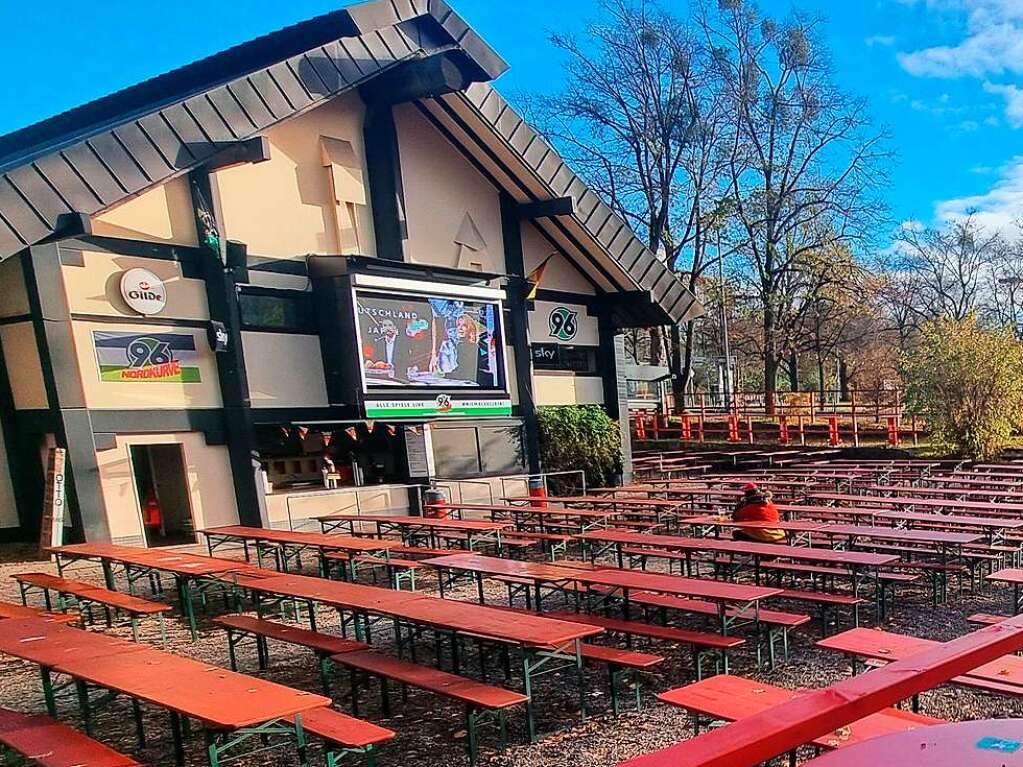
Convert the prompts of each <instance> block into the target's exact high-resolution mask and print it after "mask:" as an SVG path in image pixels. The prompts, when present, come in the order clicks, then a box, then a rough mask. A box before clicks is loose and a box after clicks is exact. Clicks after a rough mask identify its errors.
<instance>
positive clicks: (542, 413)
mask: <svg viewBox="0 0 1023 767" xmlns="http://www.w3.org/2000/svg"><path fill="white" fill-rule="evenodd" d="M537 418H538V420H539V424H540V457H541V460H542V461H543V467H544V471H577V470H579V469H582V470H583V471H585V472H586V482H587V485H588V486H600V485H606V484H608V483H609V482H610V481H611V479H612V477H613V476H614V475H615V474H619V473H621V470H622V443H621V435H620V433H619V431H618V423H617V422H616V421H614V420H612V419H611V417H610V416H609V415H608V414H607V412H606V411H605V410H604V408H602V407H601V406H600V405H563V406H557V407H541V408H537ZM554 484H555V486H557V484H558V483H554Z"/></svg>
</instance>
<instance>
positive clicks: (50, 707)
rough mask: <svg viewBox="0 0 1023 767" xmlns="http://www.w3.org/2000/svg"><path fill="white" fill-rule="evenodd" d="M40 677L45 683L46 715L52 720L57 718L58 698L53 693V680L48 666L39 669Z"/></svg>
mask: <svg viewBox="0 0 1023 767" xmlns="http://www.w3.org/2000/svg"><path fill="white" fill-rule="evenodd" d="M39 676H40V677H41V678H42V682H43V699H44V700H45V701H46V713H47V714H49V715H50V717H51V718H53V719H56V718H57V696H56V694H55V693H54V691H53V678H52V677H51V676H50V669H49V668H48V667H47V666H40V667H39Z"/></svg>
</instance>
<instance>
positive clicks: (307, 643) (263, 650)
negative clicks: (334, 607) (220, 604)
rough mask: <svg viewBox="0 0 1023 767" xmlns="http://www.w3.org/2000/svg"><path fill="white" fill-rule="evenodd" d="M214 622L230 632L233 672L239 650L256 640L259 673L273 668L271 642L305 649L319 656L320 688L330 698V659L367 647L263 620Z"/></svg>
mask: <svg viewBox="0 0 1023 767" xmlns="http://www.w3.org/2000/svg"><path fill="white" fill-rule="evenodd" d="M213 622H214V623H216V624H217V625H219V626H221V627H222V628H223V629H224V630H225V631H227V649H228V654H229V655H230V657H231V670H232V671H237V670H238V659H237V657H236V650H237V648H238V647H239V645H241V644H242V643H243V642H245V641H246V640H249V639H251V640H253V641H254V643H255V645H256V657H257V658H258V662H259V668H260V669H266V668H267V667H269V665H270V652H269V648H268V647H267V640H268V639H273V640H274V641H277V642H283V643H285V644H290V645H297V646H298V647H305V648H306V649H308V650H312V651H313V653H314V654H315V655H316V660H317V662H318V665H319V670H320V684H321V685H322V686H323V691H324V694H326V695H327V696H328V697H330V694H331V693H330V675H331V662H330V658H331V656H332V655H338V654H339V653H345V652H352V651H354V650H365V649H367V647H368V645H366V644H364V643H363V642H356V641H354V640H351V639H344V638H343V637H336V636H331V635H330V634H321V633H320V632H319V631H313V630H311V629H306V628H301V627H299V626H289V625H288V624H286V623H277V622H276V621H268V620H265V619H263V618H251V617H249V616H247V615H223V616H221V617H219V618H214V619H213Z"/></svg>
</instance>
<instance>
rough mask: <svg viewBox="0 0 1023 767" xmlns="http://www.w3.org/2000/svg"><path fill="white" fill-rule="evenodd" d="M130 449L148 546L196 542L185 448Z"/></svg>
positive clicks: (136, 490) (152, 446) (174, 445)
mask: <svg viewBox="0 0 1023 767" xmlns="http://www.w3.org/2000/svg"><path fill="white" fill-rule="evenodd" d="M130 450H131V466H132V471H133V472H134V474H135V492H136V493H137V494H138V499H139V507H140V508H141V509H142V525H143V528H144V530H145V533H146V545H147V546H178V545H181V544H186V543H195V525H194V523H193V521H192V504H191V501H190V499H189V493H188V478H187V475H186V474H185V457H184V453H183V451H182V446H181V445H178V444H170V445H132V446H131V448H130Z"/></svg>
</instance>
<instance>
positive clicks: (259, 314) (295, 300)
mask: <svg viewBox="0 0 1023 767" xmlns="http://www.w3.org/2000/svg"><path fill="white" fill-rule="evenodd" d="M238 306H239V310H240V312H241V320H242V327H243V328H245V329H251V330H280V331H291V332H296V333H301V332H305V333H309V332H314V331H315V327H316V322H315V317H314V315H313V305H312V300H311V298H310V297H309V296H308V295H306V294H301V295H295V296H285V295H275V294H268V293H241V294H240V295H239V296H238Z"/></svg>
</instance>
